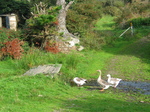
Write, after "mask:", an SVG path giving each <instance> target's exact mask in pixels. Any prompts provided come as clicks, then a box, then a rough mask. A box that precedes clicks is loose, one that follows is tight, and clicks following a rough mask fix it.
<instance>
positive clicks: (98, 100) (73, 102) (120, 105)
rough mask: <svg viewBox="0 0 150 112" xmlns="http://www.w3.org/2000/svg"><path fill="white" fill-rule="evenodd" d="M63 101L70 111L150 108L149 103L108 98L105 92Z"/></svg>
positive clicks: (119, 111)
mask: <svg viewBox="0 0 150 112" xmlns="http://www.w3.org/2000/svg"><path fill="white" fill-rule="evenodd" d="M100 94H101V93H100ZM79 97H80V96H79ZM63 102H65V103H64V105H66V106H63V108H65V109H67V110H69V112H149V110H150V106H149V104H144V103H140V102H126V101H121V100H119V99H118V100H116V99H113V98H107V97H106V96H105V94H102V95H99V96H92V94H89V96H88V97H81V98H78V99H70V100H65V101H63Z"/></svg>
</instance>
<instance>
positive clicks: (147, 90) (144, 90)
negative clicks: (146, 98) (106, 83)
mask: <svg viewBox="0 0 150 112" xmlns="http://www.w3.org/2000/svg"><path fill="white" fill-rule="evenodd" d="M86 86H91V87H90V88H88V89H89V90H94V89H100V85H99V84H97V81H96V80H91V81H88V83H87V84H86ZM108 89H109V88H108ZM116 89H119V90H122V91H124V92H130V91H132V92H135V93H141V94H145V95H150V83H148V82H136V81H123V80H122V81H120V83H119V85H118V86H117V87H116Z"/></svg>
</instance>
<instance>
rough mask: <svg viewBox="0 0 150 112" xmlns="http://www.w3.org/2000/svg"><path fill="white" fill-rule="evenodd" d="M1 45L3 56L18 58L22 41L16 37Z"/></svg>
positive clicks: (20, 53) (21, 50)
mask: <svg viewBox="0 0 150 112" xmlns="http://www.w3.org/2000/svg"><path fill="white" fill-rule="evenodd" d="M3 45H4V46H3V47H2V48H1V49H0V51H1V52H2V54H3V56H10V57H12V58H13V59H20V58H21V55H22V52H23V49H22V47H21V45H23V41H20V40H19V39H18V38H15V39H13V40H11V41H7V42H4V43H3Z"/></svg>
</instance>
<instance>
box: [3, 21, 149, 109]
mask: <svg viewBox="0 0 150 112" xmlns="http://www.w3.org/2000/svg"><path fill="white" fill-rule="evenodd" d="M104 20H105V19H104ZM99 25H100V24H99ZM132 45H133V44H132V43H129V42H124V41H123V42H122V41H120V42H118V43H117V44H115V47H113V48H107V49H105V50H104V51H100V52H97V51H88V52H86V51H85V52H81V53H77V54H76V53H72V54H69V55H66V54H58V55H52V54H45V53H41V52H37V51H36V53H33V54H32V56H31V55H29V56H28V55H27V56H24V58H23V59H22V60H17V61H12V60H9V59H8V60H5V61H1V62H0V76H1V79H0V93H1V94H0V111H1V112H8V111H10V112H22V111H23V112H41V111H42V112H53V111H60V112H100V111H101V112H116V111H120V112H141V111H144V112H149V111H150V105H149V103H150V100H149V95H141V94H138V93H137V94H135V93H133V94H131V93H123V92H121V91H119V90H117V89H113V88H110V89H108V90H106V91H104V92H99V91H98V90H92V91H91V90H88V89H87V88H88V87H82V88H80V89H79V88H78V87H76V86H73V87H72V86H70V84H69V83H68V82H67V81H66V82H64V79H65V80H66V79H67V80H70V79H71V78H73V77H74V76H79V77H84V78H87V79H90V78H94V79H97V77H98V74H97V72H96V70H97V69H102V71H103V74H105V73H108V72H109V73H110V72H111V73H113V74H114V75H115V76H117V77H122V76H125V77H122V78H124V79H125V80H136V79H137V77H135V78H134V77H131V76H132V75H128V74H134V73H135V70H138V69H139V68H140V70H142V72H143V73H144V74H140V75H142V80H147V81H148V80H149V70H150V69H149V65H150V62H149V61H148V60H149V59H148V58H149V57H148V56H149V55H148V54H147V56H145V57H143V54H140V55H139V53H134V52H132V51H134V49H133V50H132V49H130V50H126V49H127V48H128V47H129V46H132ZM136 45H137V44H136ZM130 48H131V47H130ZM132 48H134V47H132ZM136 48H137V47H136ZM146 48H149V46H147V47H146ZM144 49H145V48H144ZM119 51H120V52H119ZM121 51H122V52H121ZM142 51H143V52H144V53H146V52H145V50H142V49H141V51H140V52H142ZM131 52H132V53H131ZM129 59H130V61H131V60H132V61H133V60H134V61H133V62H136V63H135V64H131V65H130V64H129V61H125V60H129ZM113 62H115V63H113ZM49 63H62V64H63V67H62V69H61V72H62V74H63V75H61V76H59V77H56V78H55V79H52V78H50V77H45V76H42V75H41V76H33V77H27V76H26V77H20V75H21V74H23V73H24V72H25V71H26V70H28V69H29V68H30V66H37V65H39V64H49ZM122 63H123V64H122ZM113 64H114V65H113ZM29 65H30V66H29ZM135 65H136V66H135ZM112 69H113V71H111V70H112ZM117 72H118V73H117ZM140 75H139V74H136V76H140ZM103 77H104V76H103ZM143 102H144V103H143Z"/></svg>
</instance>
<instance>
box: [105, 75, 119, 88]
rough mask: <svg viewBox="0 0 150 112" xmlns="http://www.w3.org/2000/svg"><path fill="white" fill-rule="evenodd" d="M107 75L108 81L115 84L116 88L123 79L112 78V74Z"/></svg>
mask: <svg viewBox="0 0 150 112" xmlns="http://www.w3.org/2000/svg"><path fill="white" fill-rule="evenodd" d="M107 77H108V80H107V82H108V83H111V84H114V85H115V86H114V87H115V88H116V87H117V86H118V84H119V82H120V81H121V80H122V79H119V78H112V77H111V75H110V74H108V75H107Z"/></svg>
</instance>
